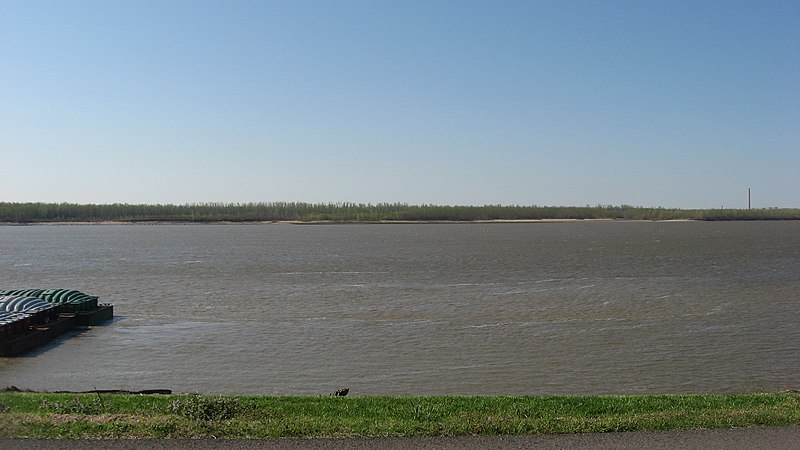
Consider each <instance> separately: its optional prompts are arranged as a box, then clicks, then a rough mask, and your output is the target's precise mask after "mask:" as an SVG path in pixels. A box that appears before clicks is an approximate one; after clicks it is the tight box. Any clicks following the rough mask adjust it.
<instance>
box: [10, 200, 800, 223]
mask: <svg viewBox="0 0 800 450" xmlns="http://www.w3.org/2000/svg"><path fill="white" fill-rule="evenodd" d="M535 219H622V220H674V219H693V220H800V209H798V208H770V209H749V210H748V209H668V208H643V207H636V206H629V205H622V206H608V205H598V206H503V205H485V206H447V205H408V204H405V203H378V204H364V203H302V202H300V203H298V202H270V203H199V204H185V205H172V204H166V205H160V204H156V205H131V204H125V203H115V204H104V205H94V204H75V203H11V202H0V222H8V223H41V222H97V221H120V222H148V221H149V222H155V221H168V222H221V221H232V222H254V221H299V222H313V221H334V222H379V221H433V222H435V221H478V220H535Z"/></svg>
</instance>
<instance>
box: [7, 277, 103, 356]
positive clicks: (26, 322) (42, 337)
mask: <svg viewBox="0 0 800 450" xmlns="http://www.w3.org/2000/svg"><path fill="white" fill-rule="evenodd" d="M113 318H114V307H113V305H110V304H101V303H98V297H96V296H91V295H87V294H84V293H83V292H80V291H76V290H70V289H10V290H0V356H19V355H22V354H24V353H27V352H29V351H31V350H33V349H35V348H37V347H40V346H42V345H45V344H47V343H49V342H51V341H52V340H53V339H55V338H57V337H59V336H61V335H63V334H64V333H66V332H68V331H70V330H72V329H74V328H75V327H88V326H94V325H99V324H101V323H103V322H107V321H109V320H111V319H113Z"/></svg>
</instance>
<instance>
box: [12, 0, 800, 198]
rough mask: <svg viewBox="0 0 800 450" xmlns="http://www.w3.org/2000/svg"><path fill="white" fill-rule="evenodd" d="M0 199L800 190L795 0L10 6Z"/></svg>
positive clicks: (798, 194)
mask: <svg viewBox="0 0 800 450" xmlns="http://www.w3.org/2000/svg"><path fill="white" fill-rule="evenodd" d="M0 173H2V178H0V183H1V185H2V188H0V201H14V202H24V201H44V202H62V201H66V202H78V203H115V202H120V203H192V202H250V201H267V202H269V201H306V202H339V201H347V202H369V203H377V202H406V203H412V204H419V203H432V204H473V205H482V204H522V205H532V204H536V205H586V204H590V205H595V204H615V205H618V204H632V205H639V206H664V207H681V208H694V207H703V208H705V207H720V206H725V207H746V199H747V188H752V198H753V206H754V207H772V206H775V207H800V2H799V1H797V0H790V1H770V0H760V1H736V0H721V1H696V0H692V1H648V0H636V1H613V0H609V1H568V0H566V1H565V0H554V1H533V0H531V1H464V0H454V1H443V0H420V1H412V0H408V1H406V0H404V1H379V0H369V1H330V0H324V1H302V0H286V1H266V0H263V1H262V0H257V1H232V0H225V1H197V0H188V1H178V0H168V1H164V0H157V1H149V0H131V1H116V0H101V1H79V0H70V1H38V0H20V1H17V0H0Z"/></svg>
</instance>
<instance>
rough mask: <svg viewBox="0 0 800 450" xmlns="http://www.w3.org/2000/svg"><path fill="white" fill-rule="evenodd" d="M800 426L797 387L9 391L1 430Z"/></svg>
mask: <svg viewBox="0 0 800 450" xmlns="http://www.w3.org/2000/svg"><path fill="white" fill-rule="evenodd" d="M795 424H800V395H798V394H796V393H772V394H737V395H645V396H588V397H455V396H453V397H449V396H448V397H246V396H242V397H215V396H195V395H165V396H140V395H102V396H101V395H97V394H42V393H4V394H0V436H2V437H16V438H22V437H26V438H165V437H168V438H199V437H207V436H214V437H217V438H239V439H252V438H267V437H303V438H311V437H346V436H457V435H518V434H542V433H586V432H609V431H643V430H674V429H696V428H728V427H752V426H783V425H795Z"/></svg>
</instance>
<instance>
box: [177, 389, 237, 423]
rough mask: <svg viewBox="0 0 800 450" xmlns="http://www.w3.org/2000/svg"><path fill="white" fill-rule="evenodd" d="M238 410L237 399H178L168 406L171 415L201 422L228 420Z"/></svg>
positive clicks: (199, 397)
mask: <svg viewBox="0 0 800 450" xmlns="http://www.w3.org/2000/svg"><path fill="white" fill-rule="evenodd" d="M240 408H241V405H240V403H239V399H238V398H227V397H205V396H200V395H194V396H191V397H186V398H179V399H177V400H175V401H173V402H172V404H170V409H171V410H172V412H173V413H176V414H180V415H181V416H184V417H186V418H189V419H192V420H199V421H203V422H210V421H215V420H227V419H230V418H232V417H233V416H235V415H236V414H237V413H238V412H239V410H240Z"/></svg>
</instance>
